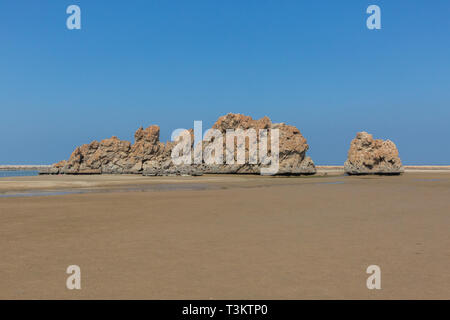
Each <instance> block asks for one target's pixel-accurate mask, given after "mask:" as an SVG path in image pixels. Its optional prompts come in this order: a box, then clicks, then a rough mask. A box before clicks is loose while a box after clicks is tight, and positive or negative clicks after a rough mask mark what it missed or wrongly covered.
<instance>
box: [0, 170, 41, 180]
mask: <svg viewBox="0 0 450 320" xmlns="http://www.w3.org/2000/svg"><path fill="white" fill-rule="evenodd" d="M38 174H39V171H37V170H0V178H7V177H31V176H37V175H38Z"/></svg>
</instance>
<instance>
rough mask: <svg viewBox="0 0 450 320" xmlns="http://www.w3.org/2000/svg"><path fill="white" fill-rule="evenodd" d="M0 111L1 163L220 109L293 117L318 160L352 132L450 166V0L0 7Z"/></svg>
mask: <svg viewBox="0 0 450 320" xmlns="http://www.w3.org/2000/svg"><path fill="white" fill-rule="evenodd" d="M71 4H76V5H79V6H80V8H81V26H82V29H81V30H68V29H67V27H66V19H67V17H68V16H69V15H68V14H66V8H67V7H68V6H69V5H71ZM371 4H376V5H378V6H380V8H381V24H382V29H381V30H369V29H367V27H366V19H367V17H368V16H369V15H368V14H367V13H366V8H367V7H368V6H369V5H371ZM0 108H1V126H0V146H1V149H0V150H1V151H0V164H41V163H42V164H45V163H53V162H56V161H59V160H61V159H67V158H68V157H69V156H70V153H71V152H72V151H73V149H74V148H75V147H76V146H77V145H81V144H83V143H89V142H90V141H92V140H100V139H103V138H108V137H110V136H112V135H116V136H118V137H119V138H121V139H127V140H130V141H133V134H134V131H135V130H136V129H137V128H138V127H139V126H144V127H146V126H148V125H151V124H158V125H160V127H161V140H163V141H165V140H168V139H169V138H170V134H171V132H172V130H174V129H176V128H180V127H183V128H191V127H193V121H194V120H203V122H204V128H205V127H209V126H210V125H212V123H213V122H214V121H215V120H216V119H217V118H218V117H219V116H221V115H223V114H226V113H228V112H235V113H243V114H246V115H251V116H252V117H254V118H259V117H262V116H264V115H267V116H269V117H270V118H271V119H272V120H273V121H274V122H286V123H288V124H292V125H295V126H297V127H298V128H299V129H300V131H301V132H302V134H303V135H304V136H305V137H306V139H307V140H308V144H309V145H310V150H309V152H308V153H309V155H310V156H311V157H312V159H313V160H314V162H315V163H316V164H343V162H344V161H345V159H346V155H347V151H348V148H349V144H350V141H351V139H352V138H353V137H354V136H355V134H356V132H358V131H362V130H364V131H368V132H370V133H372V134H374V136H375V137H377V138H383V139H386V138H389V139H391V140H393V141H394V142H395V143H396V144H397V147H398V148H399V151H400V156H401V158H402V160H403V162H404V163H405V164H450V1H448V0H433V1H429V0H428V1H426V0H414V1H413V0H395V1H393V0H389V1H379V0H372V1H362V0H354V1H349V0H346V1H335V0H328V1H323V0H315V1H313V0H309V1H301V0H293V1H285V0H272V1H267V0H239V1H238V0H227V1H219V0H190V1H186V0H183V1H181V0H180V1H175V0H158V1H155V0H142V1H138V0H130V1H122V0H120V1H119V0H115V1H102V0H84V1H76V0H70V1H66V0H53V1H51V0H40V1H25V0H1V1H0Z"/></svg>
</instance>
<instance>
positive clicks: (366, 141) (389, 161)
mask: <svg viewBox="0 0 450 320" xmlns="http://www.w3.org/2000/svg"><path fill="white" fill-rule="evenodd" d="M344 170H345V172H346V173H348V174H355V175H357V174H400V173H402V172H403V171H404V169H403V166H402V162H401V160H400V158H399V156H398V150H397V147H396V146H395V144H394V143H393V142H392V141H390V140H386V141H383V140H381V139H376V140H375V139H373V137H372V135H371V134H368V133H367V132H358V133H357V134H356V138H355V139H353V140H352V142H351V144H350V150H349V151H348V159H347V161H345V164H344Z"/></svg>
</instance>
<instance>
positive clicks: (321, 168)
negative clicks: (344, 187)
mask: <svg viewBox="0 0 450 320" xmlns="http://www.w3.org/2000/svg"><path fill="white" fill-rule="evenodd" d="M404 168H405V171H409V172H415V171H417V172H418V171H431V170H445V171H447V170H450V165H449V166H433V165H419V166H416V165H412V166H404ZM316 169H317V171H344V166H331V165H330V166H316Z"/></svg>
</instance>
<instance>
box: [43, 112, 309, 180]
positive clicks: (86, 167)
mask: <svg viewBox="0 0 450 320" xmlns="http://www.w3.org/2000/svg"><path fill="white" fill-rule="evenodd" d="M213 129H217V130H219V131H220V132H222V133H225V132H226V131H227V130H228V129H243V130H246V129H255V131H256V132H259V129H267V130H268V132H269V143H268V151H269V152H271V150H270V136H271V135H270V132H271V130H272V129H278V130H279V170H278V174H313V173H315V172H316V169H315V166H314V163H313V162H312V160H311V158H309V157H307V156H306V151H307V150H308V148H309V147H308V144H307V143H306V139H305V138H304V137H303V136H302V134H301V133H300V131H299V130H298V129H297V128H296V127H293V126H289V125H286V124H284V123H278V124H273V123H272V122H271V121H270V119H269V118H268V117H264V118H262V119H259V120H253V119H252V118H251V117H249V116H244V115H240V114H231V113H230V114H227V115H225V116H223V117H220V118H219V119H218V120H217V122H216V123H215V124H214V125H213ZM190 133H191V137H193V131H192V130H190ZM134 137H135V142H134V144H131V143H130V142H128V141H122V140H120V139H118V138H117V137H112V138H110V139H105V140H102V141H100V142H97V141H93V142H91V143H90V144H85V145H82V146H80V147H77V148H76V149H75V150H74V152H73V153H72V155H71V156H70V158H69V160H67V161H65V160H63V161H61V162H58V163H56V164H54V165H53V166H52V167H51V168H49V169H46V170H43V171H42V172H41V173H43V174H45V173H47V174H100V173H135V174H139V173H142V174H144V175H172V174H177V175H200V174H202V173H242V174H243V173H251V174H259V173H260V169H261V168H262V167H264V166H265V165H263V164H262V163H261V162H260V161H259V160H258V162H257V163H256V164H249V163H248V161H246V163H245V164H233V165H229V164H225V163H223V164H206V163H205V162H204V161H203V162H202V163H200V164H199V163H197V164H194V163H193V164H191V165H178V166H177V165H175V164H174V163H173V161H172V157H171V154H172V149H173V148H174V146H175V145H176V142H167V143H165V144H164V143H162V142H160V141H159V127H158V126H155V125H153V126H150V127H148V128H146V129H143V128H139V129H138V130H137V131H136V133H135V135H134ZM223 140H224V143H223V151H224V159H225V154H226V146H225V140H226V139H225V138H224V139H223ZM192 141H193V139H192ZM257 142H259V139H258V141H257ZM202 143H203V148H205V147H207V146H208V145H209V144H210V143H212V141H210V142H207V141H205V142H202ZM245 143H246V145H245V150H246V154H247V156H248V151H249V145H248V144H249V142H248V141H247V140H246V141H245ZM191 149H192V157H193V156H194V152H193V142H192V144H191Z"/></svg>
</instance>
